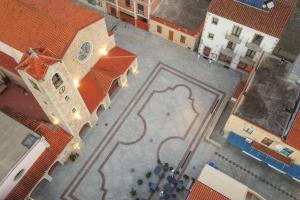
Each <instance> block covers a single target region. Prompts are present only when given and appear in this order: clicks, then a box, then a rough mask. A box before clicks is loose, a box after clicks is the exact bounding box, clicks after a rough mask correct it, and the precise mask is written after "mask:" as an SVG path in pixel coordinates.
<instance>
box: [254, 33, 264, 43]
mask: <svg viewBox="0 0 300 200" xmlns="http://www.w3.org/2000/svg"><path fill="white" fill-rule="evenodd" d="M263 39H264V37H263V36H261V35H259V34H255V35H254V38H253V40H252V42H253V43H254V44H257V45H258V46H259V45H260V44H261V42H262V40H263Z"/></svg>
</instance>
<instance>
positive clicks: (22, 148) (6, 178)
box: [0, 112, 49, 200]
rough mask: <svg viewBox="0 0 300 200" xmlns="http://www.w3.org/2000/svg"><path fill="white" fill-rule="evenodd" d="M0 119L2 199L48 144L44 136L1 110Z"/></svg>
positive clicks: (0, 189)
mask: <svg viewBox="0 0 300 200" xmlns="http://www.w3.org/2000/svg"><path fill="white" fill-rule="evenodd" d="M0 121H1V123H0V129H1V148H0V157H1V160H0V200H3V199H4V198H5V197H6V196H7V195H8V193H9V192H10V191H11V190H12V189H13V188H14V187H15V186H16V185H17V183H18V182H19V181H20V180H21V179H22V177H23V175H24V174H26V172H27V171H28V170H29V168H30V167H31V166H32V165H33V163H34V162H35V161H36V160H37V159H38V158H39V157H40V155H41V154H42V153H43V152H44V151H45V149H46V148H47V147H49V144H48V142H47V141H46V140H45V138H44V137H41V136H40V135H38V134H36V133H35V132H33V131H32V130H30V129H28V128H27V127H25V126H24V125H22V124H20V123H18V122H17V121H15V120H13V119H11V118H10V117H8V116H7V115H5V114H3V113H2V112H0Z"/></svg>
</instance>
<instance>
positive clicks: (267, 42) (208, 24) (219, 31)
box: [199, 12, 279, 68]
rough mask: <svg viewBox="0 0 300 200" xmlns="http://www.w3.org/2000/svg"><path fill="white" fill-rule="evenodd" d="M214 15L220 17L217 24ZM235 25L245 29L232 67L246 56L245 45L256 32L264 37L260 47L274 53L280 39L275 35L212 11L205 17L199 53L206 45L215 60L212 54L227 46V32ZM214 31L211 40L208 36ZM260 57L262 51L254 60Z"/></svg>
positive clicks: (235, 51)
mask: <svg viewBox="0 0 300 200" xmlns="http://www.w3.org/2000/svg"><path fill="white" fill-rule="evenodd" d="M213 17H216V18H218V19H219V22H218V24H217V25H215V24H213V23H212V19H213ZM234 25H238V26H240V27H241V28H242V29H243V30H242V32H241V35H240V39H241V43H240V44H237V45H236V47H235V49H234V53H236V56H235V57H234V58H233V60H232V63H231V65H230V67H231V68H236V67H237V64H238V63H239V60H240V57H241V56H245V54H246V52H247V49H248V48H247V47H246V46H245V45H246V43H247V42H251V41H252V39H253V37H254V35H255V34H260V35H262V36H263V37H264V39H263V41H262V43H261V45H260V47H261V48H262V49H263V51H265V52H267V53H272V51H273V49H274V48H275V46H276V44H277V43H278V41H279V39H278V38H275V37H273V36H270V35H267V34H265V33H263V32H260V31H257V30H255V29H252V28H249V27H247V26H244V25H242V24H238V23H235V22H233V21H231V20H228V19H226V18H223V17H220V16H217V15H214V14H212V13H209V12H208V13H207V15H206V19H205V25H204V30H203V33H202V37H201V41H200V46H199V53H200V54H201V55H203V54H202V53H203V49H204V47H205V46H207V47H209V48H211V54H210V58H211V59H213V60H215V59H214V57H213V56H212V55H213V54H215V55H219V53H220V51H221V49H222V48H226V46H227V43H228V40H227V39H226V38H225V36H226V34H227V33H228V34H230V33H231V32H232V29H233V27H234ZM209 33H213V34H214V39H213V40H211V39H209V38H208V34H209ZM259 57H260V53H259V52H257V53H256V55H255V57H254V59H253V60H254V61H255V62H257V61H258V59H259Z"/></svg>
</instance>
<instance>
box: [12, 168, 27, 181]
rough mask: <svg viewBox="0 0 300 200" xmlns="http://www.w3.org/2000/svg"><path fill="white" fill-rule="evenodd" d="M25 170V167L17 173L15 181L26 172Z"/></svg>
mask: <svg viewBox="0 0 300 200" xmlns="http://www.w3.org/2000/svg"><path fill="white" fill-rule="evenodd" d="M24 172H25V169H21V170H20V171H19V172H18V173H17V174H16V175H15V178H14V181H16V180H18V179H19V178H21V176H22V175H23V174H24Z"/></svg>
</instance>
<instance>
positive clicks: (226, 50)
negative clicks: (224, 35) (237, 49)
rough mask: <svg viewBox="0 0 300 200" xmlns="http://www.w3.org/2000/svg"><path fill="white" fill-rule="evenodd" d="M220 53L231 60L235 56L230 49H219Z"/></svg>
mask: <svg viewBox="0 0 300 200" xmlns="http://www.w3.org/2000/svg"><path fill="white" fill-rule="evenodd" d="M221 53H222V54H225V55H227V56H229V57H232V58H233V57H234V56H235V53H234V51H233V50H232V49H229V48H223V49H221Z"/></svg>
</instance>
